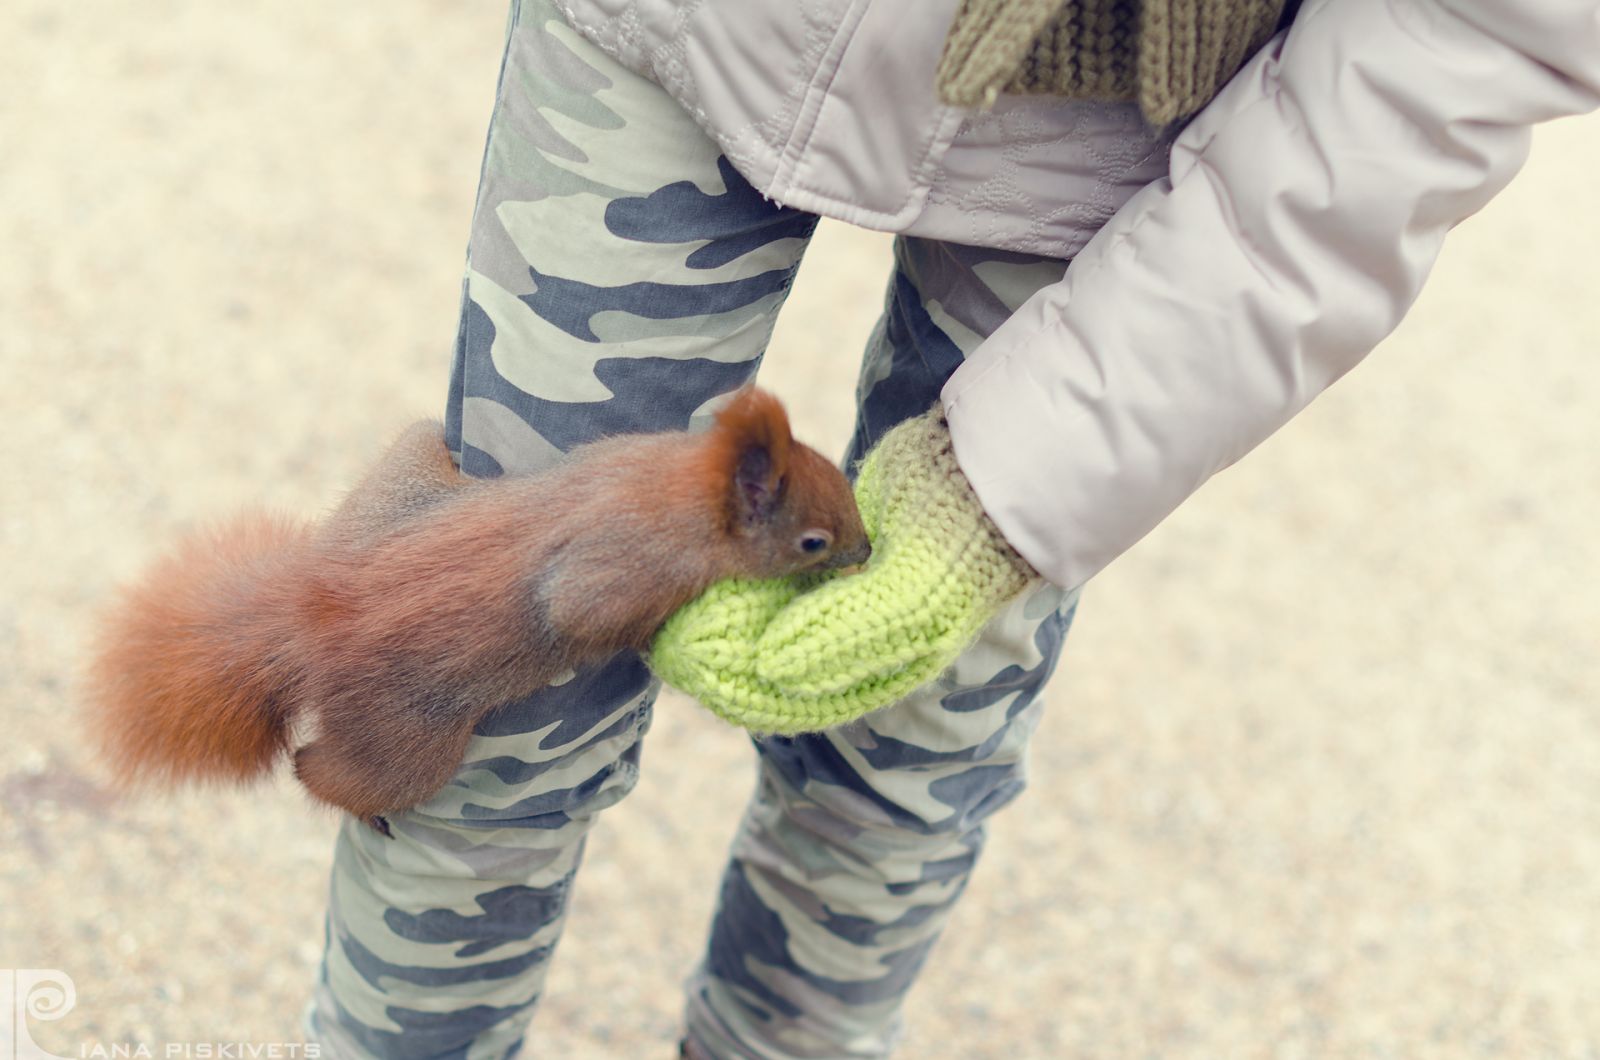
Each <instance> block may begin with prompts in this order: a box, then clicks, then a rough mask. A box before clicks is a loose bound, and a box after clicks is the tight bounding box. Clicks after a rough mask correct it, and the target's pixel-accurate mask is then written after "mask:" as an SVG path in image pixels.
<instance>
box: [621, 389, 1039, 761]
mask: <svg viewBox="0 0 1600 1060" xmlns="http://www.w3.org/2000/svg"><path fill="white" fill-rule="evenodd" d="M855 493H856V503H857V505H858V506H859V507H860V509H861V518H862V522H863V523H864V524H865V525H866V528H867V535H868V537H869V538H871V540H872V544H873V551H872V559H871V560H869V561H868V563H867V566H866V568H865V570H863V571H861V572H860V573H858V574H851V575H845V576H837V577H832V578H827V579H825V580H821V581H818V580H817V579H815V578H812V579H777V580H771V581H745V580H739V579H731V580H728V581H724V582H719V583H718V584H716V585H714V586H712V587H711V588H710V589H708V590H707V591H706V592H705V593H704V594H702V595H701V596H700V597H698V598H697V599H695V600H693V601H691V602H690V603H689V604H687V605H686V606H684V607H683V608H681V609H680V610H679V611H678V612H677V613H676V614H674V615H673V616H672V617H671V618H670V619H668V620H667V623H666V625H664V626H663V627H662V628H661V631H660V632H659V633H658V634H657V635H656V639H655V642H654V644H653V645H652V647H651V651H650V666H651V668H652V669H654V670H655V672H656V673H657V674H658V675H659V676H660V677H661V678H662V680H664V681H666V682H667V683H668V684H670V685H673V686H674V687H676V688H680V689H682V690H683V691H685V692H687V693H689V694H690V695H692V696H694V697H695V698H697V699H698V700H700V702H701V703H704V704H705V705H706V706H707V707H708V708H710V709H711V710H712V711H713V712H714V713H716V714H718V715H720V716H721V717H723V718H724V719H726V720H727V721H730V722H732V723H734V724H735V725H741V726H743V727H745V728H747V729H750V730H752V731H755V732H772V733H783V734H791V733H798V732H814V731H816V730H819V729H826V728H829V727H831V726H834V725H840V724H843V723H844V722H847V721H853V720H855V719H856V718H859V717H861V716H862V715H863V714H867V713H870V712H872V711H874V710H877V709H879V708H881V707H886V706H888V705H889V704H891V703H894V702H895V701H897V700H899V699H901V698H903V697H904V696H905V695H906V694H908V693H909V692H911V691H912V690H913V689H915V688H917V687H918V686H920V685H923V684H926V683H927V682H929V681H931V680H933V679H934V678H935V677H937V676H938V675H939V674H940V673H941V672H942V671H943V670H944V669H945V668H946V667H948V666H949V665H950V664H951V663H953V662H954V661H955V659H956V657H957V656H958V655H960V654H961V652H962V651H963V650H964V649H965V648H966V647H967V645H969V644H971V643H972V641H973V640H974V639H975V638H976V637H977V635H978V632H979V631H980V630H981V629H982V628H983V626H984V624H985V623H987V622H988V621H989V619H990V618H992V617H993V616H994V614H995V613H996V612H997V611H998V610H999V609H1000V608H1001V606H1002V605H1004V604H1005V603H1006V602H1007V601H1008V600H1010V599H1011V598H1012V597H1014V596H1016V595H1017V594H1018V593H1019V592H1021V591H1022V589H1023V588H1024V587H1025V586H1026V585H1027V584H1028V582H1029V580H1030V579H1032V578H1033V577H1035V576H1036V575H1035V574H1034V571H1033V568H1032V567H1030V566H1029V565H1028V564H1027V562H1026V561H1025V560H1023V559H1022V557H1020V556H1018V555H1017V554H1016V552H1015V551H1013V550H1012V548H1011V546H1009V545H1008V544H1006V541H1005V539H1004V538H1003V537H1001V536H1000V532H999V530H997V529H996V528H995V526H994V524H993V523H992V522H991V521H990V520H989V517H988V516H987V515H985V514H984V511H983V507H982V506H981V505H980V504H979V503H978V498H977V495H976V494H974V493H973V492H972V487H971V486H970V485H969V484H968V483H967V479H966V476H965V475H963V474H962V473H961V468H960V467H959V466H957V464H956V458H955V452H954V450H953V449H952V448H951V445H950V432H949V430H948V428H947V427H946V425H945V421H944V416H943V414H942V412H941V411H940V410H939V409H937V408H936V409H935V410H934V411H933V412H930V413H928V414H927V415H924V416H919V417H917V418H916V419H913V420H908V421H906V422H905V423H902V424H900V425H899V426H898V427H895V428H894V429H893V430H891V431H890V432H889V433H888V434H887V435H885V436H884V438H883V440H882V441H881V442H879V443H878V445H877V447H876V448H874V449H873V450H872V452H870V453H869V454H867V458H866V460H864V461H863V462H862V465H861V471H860V474H859V475H858V476H857V478H856V487H855Z"/></svg>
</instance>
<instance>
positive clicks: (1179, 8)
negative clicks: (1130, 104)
mask: <svg viewBox="0 0 1600 1060" xmlns="http://www.w3.org/2000/svg"><path fill="white" fill-rule="evenodd" d="M1296 6H1298V3H1297V0H1289V2H1287V3H1286V0H1065V2H1063V0H961V6H960V8H959V9H958V10H957V11H956V17H955V21H954V22H953V23H952V24H951V26H950V35H949V36H948V37H947V38H946V39H945V45H944V55H943V57H942V58H941V59H940V61H939V74H938V80H937V87H938V91H939V97H940V98H941V99H942V100H944V101H945V102H946V103H950V104H954V105H956V106H967V107H971V106H983V105H987V104H990V103H993V102H994V99H995V97H996V96H997V95H999V94H1000V93H1002V92H1012V93H1026V94H1047V95H1059V96H1066V97H1068V98H1071V99H1084V100H1090V99H1095V100H1120V101H1132V100H1137V101H1138V103H1139V109H1140V110H1141V111H1142V112H1143V113H1144V116H1145V120H1146V121H1148V122H1150V123H1151V124H1152V125H1166V124H1169V123H1171V122H1173V121H1177V120H1179V119H1181V118H1186V117H1188V116H1189V115H1191V114H1193V113H1194V112H1195V111H1197V110H1199V109H1200V108H1201V107H1203V106H1205V105H1206V104H1207V103H1209V102H1210V101H1211V97H1213V96H1215V95H1216V94H1217V93H1218V92H1219V91H1220V90H1221V89H1222V86H1223V85H1224V84H1225V83H1226V82H1227V81H1228V79H1229V78H1230V77H1232V76H1233V75H1234V74H1235V73H1237V72H1238V70H1239V68H1240V67H1241V66H1243V65H1244V63H1245V60H1246V59H1248V58H1249V57H1250V56H1251V55H1252V54H1254V53H1255V51H1256V50H1257V49H1258V48H1260V47H1261V45H1262V44H1264V43H1266V41H1267V38H1269V37H1270V36H1272V34H1273V33H1274V32H1275V31H1276V30H1277V28H1278V26H1279V25H1280V20H1285V19H1287V18H1288V17H1289V16H1290V15H1292V13H1293V9H1294V8H1295V7H1296ZM1286 8H1287V10H1286Z"/></svg>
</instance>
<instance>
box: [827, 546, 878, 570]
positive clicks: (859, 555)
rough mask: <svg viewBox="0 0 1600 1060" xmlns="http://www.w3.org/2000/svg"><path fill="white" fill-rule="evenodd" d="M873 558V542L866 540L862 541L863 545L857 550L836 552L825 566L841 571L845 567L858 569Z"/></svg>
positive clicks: (857, 547)
mask: <svg viewBox="0 0 1600 1060" xmlns="http://www.w3.org/2000/svg"><path fill="white" fill-rule="evenodd" d="M871 558H872V542H870V541H868V540H867V539H866V538H862V539H861V544H859V545H857V546H856V547H855V548H852V549H847V550H844V551H841V552H835V553H834V554H833V555H832V556H830V557H828V562H827V563H826V564H825V566H826V567H827V568H828V569H829V570H841V569H843V568H845V567H856V566H860V565H861V564H863V563H865V562H866V561H867V560H869V559H871Z"/></svg>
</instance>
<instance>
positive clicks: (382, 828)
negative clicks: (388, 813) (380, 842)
mask: <svg viewBox="0 0 1600 1060" xmlns="http://www.w3.org/2000/svg"><path fill="white" fill-rule="evenodd" d="M367 827H368V828H371V829H372V830H373V831H374V832H377V833H378V834H379V835H381V836H383V838H385V839H393V838H394V833H393V832H391V831H389V820H388V818H386V817H380V816H379V815H378V814H373V815H372V816H371V817H368V818H367Z"/></svg>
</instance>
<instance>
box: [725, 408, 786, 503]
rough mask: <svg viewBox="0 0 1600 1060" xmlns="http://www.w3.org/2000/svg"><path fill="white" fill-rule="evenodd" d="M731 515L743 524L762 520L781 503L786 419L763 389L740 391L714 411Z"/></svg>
mask: <svg viewBox="0 0 1600 1060" xmlns="http://www.w3.org/2000/svg"><path fill="white" fill-rule="evenodd" d="M715 430H716V432H717V434H718V436H719V438H718V441H719V443H720V446H719V448H720V449H721V450H722V452H723V453H724V454H725V456H726V460H727V463H726V464H725V465H724V466H725V467H727V468H728V471H729V478H730V480H731V482H730V485H731V489H732V494H733V496H732V501H733V507H734V511H735V513H736V514H737V516H738V518H739V521H740V522H743V523H759V522H764V521H765V520H766V519H767V518H768V517H769V516H771V515H772V513H773V511H774V510H775V509H776V508H777V507H778V502H779V501H780V500H782V499H783V486H784V476H785V475H787V474H788V472H789V446H790V443H791V441H792V438H791V436H790V434H789V417H788V415H787V414H785V413H784V411H783V405H782V404H780V403H779V401H778V399H777V398H775V397H773V396H772V395H771V394H769V393H767V392H766V391H765V390H758V389H756V388H755V387H753V386H749V387H745V388H744V389H743V390H741V391H739V393H738V394H736V395H734V398H733V400H732V401H730V402H728V404H727V405H725V406H724V407H723V408H722V411H720V412H718V413H717V425H716V428H715Z"/></svg>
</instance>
